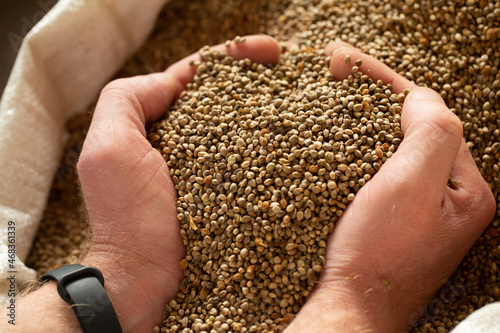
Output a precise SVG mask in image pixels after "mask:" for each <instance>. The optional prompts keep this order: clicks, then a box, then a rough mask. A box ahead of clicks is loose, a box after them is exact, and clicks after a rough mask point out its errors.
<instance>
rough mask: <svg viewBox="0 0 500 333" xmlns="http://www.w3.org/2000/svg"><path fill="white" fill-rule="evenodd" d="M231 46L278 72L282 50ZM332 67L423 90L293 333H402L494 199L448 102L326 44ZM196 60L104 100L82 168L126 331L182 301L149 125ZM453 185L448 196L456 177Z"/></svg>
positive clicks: (120, 83) (265, 41) (411, 102)
mask: <svg viewBox="0 0 500 333" xmlns="http://www.w3.org/2000/svg"><path fill="white" fill-rule="evenodd" d="M246 39H247V41H246V42H245V43H243V44H238V45H232V46H231V47H230V48H228V49H226V48H225V47H224V46H223V45H219V46H217V47H216V48H218V49H219V50H221V51H224V52H227V53H229V55H231V56H232V57H234V58H236V59H241V58H245V57H247V58H250V59H251V60H252V61H255V62H260V63H276V62H277V61H278V59H279V56H280V47H279V45H278V44H277V43H276V42H275V41H274V40H273V39H271V38H269V37H266V36H249V37H247V38H246ZM326 52H327V54H331V71H332V73H333V75H334V76H335V77H336V78H338V79H343V78H345V77H347V76H348V75H349V74H350V66H349V65H346V64H345V63H344V58H345V55H347V54H349V55H350V56H351V58H352V59H354V60H357V59H362V60H363V65H362V66H361V68H360V70H361V71H362V72H364V73H365V74H368V75H370V76H371V77H372V78H374V79H381V80H383V81H384V83H386V84H387V83H391V84H392V85H393V88H394V91H395V92H401V91H403V90H404V89H406V88H410V89H412V91H411V92H410V94H409V95H408V97H407V99H406V101H405V103H404V107H403V114H402V129H403V132H404V134H405V138H404V140H403V142H402V143H401V145H400V147H399V149H398V151H397V152H396V153H395V154H394V156H393V157H392V158H391V159H390V160H389V161H388V162H387V163H386V164H384V165H383V167H382V168H381V169H380V171H379V172H378V173H377V174H376V175H375V176H374V177H373V179H372V180H370V181H369V182H368V183H367V184H366V185H365V186H364V187H363V188H362V189H361V190H360V191H359V192H358V194H357V195H356V199H355V200H354V201H353V202H352V203H351V205H350V206H349V207H348V208H347V210H346V211H345V213H344V215H343V216H342V218H341V219H340V220H339V221H338V223H337V225H336V227H335V230H334V232H333V233H332V234H331V235H330V238H329V241H328V250H327V261H326V267H325V270H324V272H323V274H322V276H321V278H320V282H319V284H318V287H317V288H316V290H315V292H314V293H313V294H312V295H311V296H310V297H309V299H308V300H307V302H306V304H305V306H304V307H303V309H302V310H301V312H300V313H299V314H298V315H297V317H296V318H295V320H294V321H293V322H292V324H291V325H290V326H289V327H288V329H287V332H304V331H307V332H312V331H322V332H324V331H335V332H352V331H363V330H371V331H372V332H400V331H403V330H407V329H408V328H409V327H410V324H411V319H416V316H415V313H417V314H418V312H419V311H422V310H423V309H425V307H426V305H427V304H428V302H429V301H430V300H431V298H432V296H433V295H434V294H435V292H436V291H437V290H438V288H439V287H440V286H441V285H442V284H443V283H444V282H445V280H446V279H447V278H448V277H449V275H451V273H452V272H453V271H454V270H455V268H456V267H457V266H458V264H459V263H460V261H461V259H462V258H463V256H464V255H465V254H466V252H467V251H468V249H469V248H470V247H471V246H472V244H473V243H474V241H475V240H476V238H477V237H479V235H480V234H481V232H482V231H483V230H484V228H485V227H486V226H487V224H488V223H489V221H490V220H491V218H492V216H493V213H494V211H495V202H494V199H493V196H492V194H491V192H490V190H489V188H488V186H487V185H486V183H485V182H484V180H483V179H482V177H481V175H480V173H479V171H478V170H477V167H476V165H475V163H474V161H473V159H472V156H471V155H470V153H469V151H468V149H467V146H466V144H465V141H464V139H463V138H462V124H461V122H460V120H459V119H458V118H457V117H456V116H455V115H453V114H452V113H451V112H450V110H449V109H448V108H447V107H446V105H445V104H444V102H443V100H442V99H441V97H440V96H439V95H438V94H437V93H435V92H433V91H431V90H429V89H425V88H417V87H416V86H415V85H414V84H412V83H411V82H409V81H407V80H406V79H404V78H403V77H401V76H399V75H397V74H396V73H394V72H393V71H392V70H391V69H389V68H388V67H387V66H385V65H383V64H382V63H380V62H379V61H377V60H375V59H374V58H372V57H370V56H368V55H365V54H363V53H362V52H361V51H360V50H358V49H355V48H353V47H352V46H349V45H347V44H343V43H333V44H331V45H329V46H328V47H327V50H326ZM196 58H197V55H193V56H191V57H188V58H186V59H183V60H182V61H180V62H178V63H176V64H175V65H173V66H171V67H170V68H169V69H167V70H166V71H165V72H163V73H157V74H152V75H148V76H139V77H134V78H129V79H121V80H117V81H114V82H112V83H110V84H109V85H108V86H107V87H106V88H105V89H104V90H103V92H102V94H101V96H100V99H99V102H98V104H97V107H96V110H95V114H94V119H93V121H92V124H91V127H90V129H89V132H88V135H87V139H86V141H85V144H84V148H83V152H82V154H81V156H80V160H79V163H78V174H79V177H80V182H81V186H82V191H83V194H84V199H85V203H86V207H87V211H88V216H89V220H90V223H91V227H92V233H93V236H92V247H91V249H90V250H89V253H88V255H87V256H86V258H85V259H84V261H83V264H85V265H93V266H95V267H98V268H99V269H101V271H102V272H103V274H104V277H105V279H106V289H107V291H108V294H109V296H110V298H111V300H112V302H113V304H114V307H115V310H116V312H117V314H118V317H119V319H120V322H121V323H122V327H123V329H124V331H125V332H132V331H134V332H135V331H148V330H149V329H150V328H151V327H153V326H154V325H155V324H158V323H159V322H160V321H161V319H162V313H163V306H164V304H165V303H166V302H168V300H170V299H172V298H174V297H175V295H176V292H177V291H178V289H179V284H180V281H181V279H182V277H183V272H182V271H181V269H180V266H179V262H180V260H181V259H182V258H183V257H184V254H185V248H184V245H183V243H182V240H181V237H180V234H179V222H178V221H177V218H176V215H177V211H176V198H177V196H176V191H175V188H174V185H173V183H172V181H171V179H170V174H169V170H168V167H167V165H166V163H165V162H164V160H163V157H162V156H161V154H160V153H159V152H158V151H156V150H155V149H153V148H152V147H151V145H150V144H149V142H148V141H147V140H146V136H145V134H146V132H145V124H146V122H151V121H154V120H156V119H157V118H159V117H160V116H161V115H162V114H163V113H164V111H165V110H166V108H167V107H168V106H169V105H170V104H171V103H172V101H173V100H174V99H175V97H176V95H178V94H179V93H180V92H181V91H182V90H183V89H184V87H185V85H186V83H187V82H190V80H191V79H192V77H193V75H194V71H195V70H194V68H193V67H192V66H189V62H190V60H192V59H196ZM449 176H451V177H452V178H453V179H455V180H457V181H458V183H459V184H460V186H459V187H458V188H456V189H452V188H449V187H448V186H447V183H448V177H449Z"/></svg>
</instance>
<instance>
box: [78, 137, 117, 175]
mask: <svg viewBox="0 0 500 333" xmlns="http://www.w3.org/2000/svg"><path fill="white" fill-rule="evenodd" d="M115 156H116V149H114V148H113V147H110V145H108V144H100V145H93V144H91V143H86V144H85V145H84V148H83V150H82V153H81V154H80V157H79V159H78V163H77V165H76V168H77V172H78V175H79V176H80V178H85V177H86V175H90V176H93V175H95V174H96V173H99V172H101V171H103V170H105V169H106V167H108V166H110V165H113V159H114V157H115Z"/></svg>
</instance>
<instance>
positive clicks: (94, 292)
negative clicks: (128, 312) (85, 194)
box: [40, 264, 122, 333]
mask: <svg viewBox="0 0 500 333" xmlns="http://www.w3.org/2000/svg"><path fill="white" fill-rule="evenodd" d="M51 279H53V280H56V281H57V292H58V293H59V295H60V296H61V298H62V299H63V300H64V301H65V302H67V303H68V304H70V305H71V308H72V309H73V311H74V312H75V315H76V317H77V318H78V321H79V322H80V326H81V327H82V329H83V332H84V333H122V329H121V326H120V322H119V321H118V317H117V316H116V313H115V310H114V309H113V304H111V300H110V299H109V297H108V295H107V294H106V291H105V290H104V278H103V276H102V273H101V271H99V270H98V269H97V268H95V267H90V266H89V267H85V266H82V265H78V264H75V265H66V266H61V267H58V268H55V269H53V270H51V271H49V272H47V273H45V274H44V275H42V277H41V278H40V280H41V281H44V280H51Z"/></svg>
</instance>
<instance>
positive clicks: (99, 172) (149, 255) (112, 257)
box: [0, 35, 281, 332]
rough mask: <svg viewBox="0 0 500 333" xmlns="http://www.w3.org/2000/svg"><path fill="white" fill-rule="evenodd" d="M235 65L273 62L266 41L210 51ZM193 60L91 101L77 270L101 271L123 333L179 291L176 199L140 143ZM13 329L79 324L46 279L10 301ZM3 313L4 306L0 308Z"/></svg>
mask: <svg viewBox="0 0 500 333" xmlns="http://www.w3.org/2000/svg"><path fill="white" fill-rule="evenodd" d="M214 49H216V50H219V51H224V52H227V53H228V54H229V55H231V56H232V57H234V58H235V59H243V58H249V59H251V60H252V61H254V62H260V63H264V64H267V63H276V62H277V61H278V59H279V57H280V53H281V48H280V46H279V44H278V43H277V42H276V41H275V40H274V39H272V38H270V37H267V36H263V35H255V36H247V37H246V42H245V43H242V44H237V45H235V44H232V45H231V46H230V47H229V48H226V47H225V46H224V45H219V46H216V47H214ZM193 59H199V57H198V56H197V55H196V54H195V55H193V56H190V57H188V58H185V59H183V60H181V61H179V62H178V63H176V64H174V65H172V66H171V67H170V68H169V69H167V70H166V71H165V72H163V73H156V74H152V75H147V76H138V77H134V78H128V79H121V80H117V81H114V82H112V83H110V84H108V85H107V86H106V87H105V88H104V89H103V91H102V93H101V96H100V98H99V101H98V103H97V106H96V109H95V112H94V116H93V120H92V124H91V126H90V129H89V132H88V134H87V138H86V140H85V143H84V146H83V151H82V154H81V156H80V158H79V162H78V176H79V180H80V184H81V188H82V192H83V197H84V200H85V205H86V208H87V213H88V218H89V222H90V226H91V228H92V245H91V247H90V249H89V252H88V254H87V256H86V257H85V259H84V260H83V262H82V264H83V265H86V266H94V267H97V268H98V269H100V270H101V271H102V273H103V275H104V279H105V290H106V291H107V293H108V295H109V298H110V299H111V302H112V303H113V306H114V309H115V311H116V313H117V315H118V319H119V321H120V323H121V326H122V328H123V331H124V332H151V330H152V328H153V327H154V326H155V325H156V324H158V323H160V322H161V320H162V315H163V311H164V304H165V303H166V302H168V301H169V300H170V299H172V298H174V297H175V295H176V292H177V291H178V290H179V287H180V281H181V279H182V277H183V272H182V270H181V268H180V265H179V262H180V261H181V259H182V258H183V257H184V254H185V248H184V245H183V243H182V239H181V237H180V224H179V222H178V221H177V211H176V201H177V193H176V191H175V188H174V185H173V183H172V180H171V178H170V172H169V170H168V167H167V164H166V163H165V160H164V159H163V157H162V155H161V154H160V153H159V152H158V151H157V150H156V149H154V148H153V147H152V146H151V144H150V143H149V142H148V141H147V139H146V131H145V124H146V123H147V122H151V121H153V120H155V119H158V118H159V117H160V116H161V115H163V114H164V112H165V110H166V109H167V107H168V106H169V105H170V104H171V103H172V101H173V100H174V99H175V97H176V96H177V95H178V94H179V93H180V92H181V91H182V90H183V89H184V88H185V84H186V83H188V82H189V81H190V80H191V79H192V77H193V75H194V73H195V69H194V67H192V66H190V65H189V61H190V60H193ZM16 307H17V309H16V318H17V320H16V326H15V327H13V326H11V325H9V324H8V323H7V320H0V331H1V332H4V331H8V332H12V331H13V332H17V331H18V332H35V331H40V332H79V331H81V329H80V328H79V324H78V321H77V319H76V317H75V314H74V313H73V311H72V310H71V308H70V307H69V305H68V304H66V303H65V302H64V301H63V300H62V299H61V298H60V297H59V295H58V294H57V291H56V284H55V283H54V282H51V283H49V284H47V285H46V286H44V287H42V288H40V289H39V290H37V291H35V292H32V293H30V294H28V295H27V296H25V297H22V298H20V299H17V302H16ZM0 316H1V317H2V318H7V317H6V309H5V308H4V309H2V310H1V311H0Z"/></svg>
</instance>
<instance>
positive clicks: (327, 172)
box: [148, 37, 405, 333]
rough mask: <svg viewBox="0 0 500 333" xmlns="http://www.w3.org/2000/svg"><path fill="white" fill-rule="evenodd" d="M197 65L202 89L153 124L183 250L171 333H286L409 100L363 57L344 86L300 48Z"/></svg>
mask: <svg viewBox="0 0 500 333" xmlns="http://www.w3.org/2000/svg"><path fill="white" fill-rule="evenodd" d="M237 41H240V38H239V37H238V38H236V39H235V43H237ZM239 43H241V41H240V42H239ZM226 45H227V46H228V47H234V46H231V43H229V42H228V43H226ZM200 55H201V59H202V61H201V63H197V64H196V65H197V73H196V76H195V78H194V83H192V84H189V85H188V88H187V90H186V91H185V92H183V93H182V94H181V96H180V98H179V99H178V100H177V102H176V103H175V105H174V106H173V107H171V108H170V109H169V110H168V111H167V113H166V116H165V118H164V119H163V120H161V121H159V122H156V123H154V124H152V125H151V126H150V127H149V128H148V139H149V140H150V142H152V144H153V146H155V147H156V148H157V149H158V150H159V151H160V152H161V153H162V154H163V157H164V158H165V160H166V161H167V164H168V166H169V167H170V174H171V177H172V180H173V182H174V185H175V188H176V190H177V192H178V200H177V212H178V215H177V218H178V220H179V221H180V222H181V236H182V238H183V241H184V245H185V246H186V249H187V254H186V257H185V259H184V260H182V262H181V267H182V269H183V270H184V274H185V278H184V280H183V281H182V282H181V291H180V292H179V293H178V295H177V298H176V299H175V300H173V301H172V302H170V303H169V304H168V305H167V307H166V312H165V317H166V318H165V322H164V325H163V327H165V328H166V331H167V332H186V333H187V332H219V333H223V332H281V331H282V330H283V329H284V328H285V327H286V324H287V323H288V322H289V321H290V320H291V318H293V315H295V314H296V313H298V311H299V310H300V307H301V305H302V304H303V302H304V301H305V297H306V296H308V295H309V293H310V292H311V291H312V290H313V288H314V285H315V282H316V281H317V278H318V276H319V273H321V271H322V270H323V264H324V262H325V257H324V256H325V252H326V240H327V237H328V235H329V233H330V232H331V231H332V230H333V228H334V224H335V222H336V221H337V219H338V218H339V217H340V216H342V213H343V212H344V209H345V208H346V206H347V205H348V204H349V202H351V201H352V200H353V199H354V196H355V193H356V192H357V191H358V189H359V188H360V187H361V186H363V185H364V184H365V183H366V182H367V181H368V180H370V178H371V177H372V176H373V175H374V174H375V172H376V171H377V170H378V169H380V167H381V165H382V164H383V163H384V162H385V161H386V160H387V158H389V157H390V156H391V155H392V154H393V153H394V151H395V150H396V149H397V146H398V145H399V143H400V142H401V140H402V136H403V134H402V132H401V128H400V114H401V110H402V104H403V102H404V98H405V94H404V93H401V94H399V95H396V94H393V93H392V90H391V86H390V85H389V86H384V85H383V83H382V81H378V82H373V80H372V79H371V78H369V77H368V76H366V75H363V74H362V73H361V72H359V66H360V65H361V60H358V61H355V62H354V61H352V62H353V63H352V64H351V65H352V70H351V71H352V75H350V76H349V78H348V79H345V80H343V81H336V80H334V78H333V75H332V74H331V73H330V69H329V58H327V57H325V55H324V52H323V51H316V52H314V51H313V50H312V49H310V48H308V47H305V46H303V47H302V48H301V49H294V50H292V51H290V52H287V53H284V54H283V55H282V57H281V59H280V61H279V63H278V64H277V65H268V66H265V65H263V64H257V63H252V62H251V61H250V60H249V59H244V60H239V61H237V60H234V59H232V58H231V57H228V56H227V55H225V54H224V53H222V54H219V53H211V52H210V51H209V49H208V47H206V48H204V49H202V50H201V51H200ZM346 62H351V60H350V59H349V58H348V57H346Z"/></svg>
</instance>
